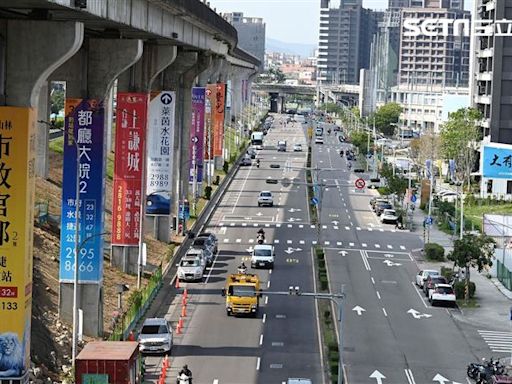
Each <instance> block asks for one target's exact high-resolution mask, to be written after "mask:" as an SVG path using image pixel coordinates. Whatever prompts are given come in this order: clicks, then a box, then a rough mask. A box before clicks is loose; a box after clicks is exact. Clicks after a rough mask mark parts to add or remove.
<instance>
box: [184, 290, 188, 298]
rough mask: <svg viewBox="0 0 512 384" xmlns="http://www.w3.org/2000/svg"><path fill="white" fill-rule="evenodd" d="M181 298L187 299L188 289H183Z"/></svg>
mask: <svg viewBox="0 0 512 384" xmlns="http://www.w3.org/2000/svg"><path fill="white" fill-rule="evenodd" d="M183 297H184V298H186V299H187V298H188V289H187V288H185V289H184V290H183Z"/></svg>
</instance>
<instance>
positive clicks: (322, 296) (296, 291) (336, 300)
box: [259, 286, 345, 384]
mask: <svg viewBox="0 0 512 384" xmlns="http://www.w3.org/2000/svg"><path fill="white" fill-rule="evenodd" d="M259 293H261V294H263V295H267V296H272V295H275V296H305V297H313V298H314V299H315V300H330V301H331V303H333V304H334V305H335V306H336V310H337V312H338V384H343V383H344V381H345V380H344V377H343V299H344V298H345V293H344V292H343V286H342V287H341V293H317V292H301V291H300V288H299V287H298V286H295V287H294V286H290V287H289V288H288V292H282V291H276V292H271V291H259Z"/></svg>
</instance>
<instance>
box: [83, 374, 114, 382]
mask: <svg viewBox="0 0 512 384" xmlns="http://www.w3.org/2000/svg"><path fill="white" fill-rule="evenodd" d="M82 383H83V384H109V383H108V375H90V374H84V375H82Z"/></svg>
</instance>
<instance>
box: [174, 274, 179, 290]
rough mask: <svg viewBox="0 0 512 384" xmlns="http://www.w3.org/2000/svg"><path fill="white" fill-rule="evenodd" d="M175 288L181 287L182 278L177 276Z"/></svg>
mask: <svg viewBox="0 0 512 384" xmlns="http://www.w3.org/2000/svg"><path fill="white" fill-rule="evenodd" d="M174 288H176V289H180V279H179V277H178V276H176V281H175V282H174Z"/></svg>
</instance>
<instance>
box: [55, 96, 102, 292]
mask: <svg viewBox="0 0 512 384" xmlns="http://www.w3.org/2000/svg"><path fill="white" fill-rule="evenodd" d="M65 111H66V117H65V130H64V171H63V176H62V207H61V230H60V271H59V280H60V282H66V283H72V282H73V281H74V269H75V246H76V244H75V238H76V234H77V232H78V235H79V236H78V241H79V247H80V252H79V260H78V279H79V281H80V282H92V283H100V282H101V281H102V280H103V236H100V234H101V233H103V228H104V227H103V194H104V193H103V192H104V190H105V186H104V182H105V181H104V180H105V177H104V175H105V169H104V166H103V164H104V161H103V159H104V130H103V127H104V115H105V110H104V109H103V105H102V104H101V103H98V101H97V100H92V99H66V105H65ZM77 156H78V159H79V160H78V162H79V166H78V168H79V169H78V170H77ZM77 171H78V174H77ZM77 178H78V183H79V185H78V188H79V191H80V199H79V201H76V184H77ZM77 207H78V212H79V214H78V220H79V226H78V231H77V228H76V208H77Z"/></svg>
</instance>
